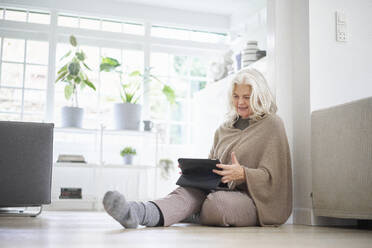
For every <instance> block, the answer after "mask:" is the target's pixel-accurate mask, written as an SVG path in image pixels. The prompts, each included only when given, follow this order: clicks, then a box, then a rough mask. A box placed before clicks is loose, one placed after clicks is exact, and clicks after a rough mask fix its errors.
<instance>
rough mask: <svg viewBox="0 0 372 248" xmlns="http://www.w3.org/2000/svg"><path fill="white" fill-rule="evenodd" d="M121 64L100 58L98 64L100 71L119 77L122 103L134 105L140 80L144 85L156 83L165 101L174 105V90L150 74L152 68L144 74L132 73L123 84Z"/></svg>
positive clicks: (146, 69) (138, 97)
mask: <svg viewBox="0 0 372 248" xmlns="http://www.w3.org/2000/svg"><path fill="white" fill-rule="evenodd" d="M120 68H121V64H120V63H119V61H118V60H116V59H114V58H110V57H102V60H101V64H100V71H101V72H102V71H105V72H115V73H117V74H118V75H119V77H120V97H121V100H122V101H123V102H124V103H133V104H136V103H137V102H138V100H139V99H140V97H141V95H142V94H141V84H140V82H141V80H142V81H143V82H144V83H145V84H149V83H151V82H152V81H156V82H157V83H158V84H159V85H160V86H161V91H162V93H163V94H164V96H165V97H166V98H167V100H168V101H169V102H170V103H171V104H174V103H175V99H176V95H175V93H174V90H173V89H172V88H171V87H170V86H169V85H167V84H165V83H163V82H162V81H160V80H159V79H158V78H157V77H156V76H154V75H153V74H152V73H151V69H152V67H147V68H145V72H144V73H141V72H140V71H138V70H135V71H132V72H130V73H129V74H128V75H127V80H126V81H125V82H123V80H122V77H123V72H122V71H121V70H120ZM139 79H140V80H139Z"/></svg>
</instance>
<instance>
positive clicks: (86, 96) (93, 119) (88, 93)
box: [78, 87, 100, 128]
mask: <svg viewBox="0 0 372 248" xmlns="http://www.w3.org/2000/svg"><path fill="white" fill-rule="evenodd" d="M78 97H79V107H81V108H83V109H84V127H85V128H98V127H99V125H100V123H99V122H98V117H99V115H98V113H99V109H98V97H97V92H96V91H94V90H92V89H91V88H87V87H86V88H85V89H84V90H83V91H80V92H79V96H78Z"/></svg>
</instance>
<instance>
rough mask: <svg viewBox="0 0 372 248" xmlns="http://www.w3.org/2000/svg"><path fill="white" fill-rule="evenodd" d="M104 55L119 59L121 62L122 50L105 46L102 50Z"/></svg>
mask: <svg viewBox="0 0 372 248" xmlns="http://www.w3.org/2000/svg"><path fill="white" fill-rule="evenodd" d="M101 55H102V57H111V58H114V59H117V60H118V61H119V63H121V50H120V49H116V48H106V47H103V48H102V50H101Z"/></svg>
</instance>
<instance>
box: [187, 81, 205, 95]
mask: <svg viewBox="0 0 372 248" xmlns="http://www.w3.org/2000/svg"><path fill="white" fill-rule="evenodd" d="M206 85H207V81H196V80H193V81H191V83H190V86H191V96H192V97H193V96H194V94H195V93H196V92H198V91H200V90H202V89H204V88H205V86H206Z"/></svg>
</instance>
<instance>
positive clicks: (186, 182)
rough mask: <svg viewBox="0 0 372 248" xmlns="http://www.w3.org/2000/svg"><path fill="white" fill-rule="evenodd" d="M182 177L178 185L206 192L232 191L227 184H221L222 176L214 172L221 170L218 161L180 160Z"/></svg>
mask: <svg viewBox="0 0 372 248" xmlns="http://www.w3.org/2000/svg"><path fill="white" fill-rule="evenodd" d="M178 163H179V165H180V168H181V171H182V175H181V176H180V178H179V179H178V181H177V183H176V184H177V185H180V186H183V187H196V188H200V189H204V190H230V189H229V188H228V186H227V184H226V183H222V182H221V176H220V175H218V174H216V173H214V172H213V171H212V170H213V169H216V170H221V169H220V168H218V167H217V166H216V164H219V163H220V161H219V160H218V159H195V158H179V159H178Z"/></svg>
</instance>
